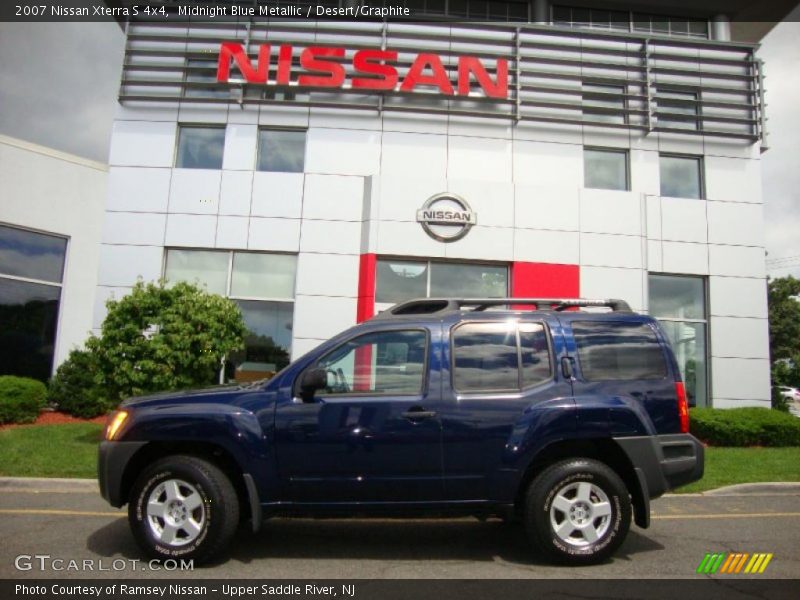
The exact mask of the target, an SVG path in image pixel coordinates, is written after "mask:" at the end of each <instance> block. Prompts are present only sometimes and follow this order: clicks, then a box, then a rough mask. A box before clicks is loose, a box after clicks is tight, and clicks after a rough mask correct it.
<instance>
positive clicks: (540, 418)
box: [98, 298, 703, 564]
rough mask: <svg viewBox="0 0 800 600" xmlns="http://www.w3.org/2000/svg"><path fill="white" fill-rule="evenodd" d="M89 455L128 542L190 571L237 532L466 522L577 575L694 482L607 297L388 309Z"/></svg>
mask: <svg viewBox="0 0 800 600" xmlns="http://www.w3.org/2000/svg"><path fill="white" fill-rule="evenodd" d="M608 309H610V310H608ZM99 453H100V456H99V465H98V471H99V480H100V489H101V491H102V495H103V497H104V498H105V499H106V500H107V501H108V502H109V503H110V504H111V505H112V506H116V507H119V506H122V505H124V504H125V503H128V506H129V511H128V513H129V520H130V526H131V529H132V531H133V534H134V536H135V537H136V539H137V541H138V542H139V543H140V545H141V546H142V547H143V548H144V549H145V550H146V551H147V552H148V553H150V554H152V555H154V556H156V557H161V558H167V557H169V558H174V557H184V558H187V559H188V558H193V559H195V560H196V561H197V562H202V561H205V560H208V559H210V558H211V557H213V556H215V555H217V554H218V553H220V552H221V551H223V550H224V549H225V547H226V546H227V544H228V543H229V541H230V540H231V537H232V536H233V534H234V532H235V530H236V528H237V526H238V524H239V523H240V521H249V522H250V523H251V524H252V528H253V530H254V531H255V530H258V529H259V527H260V526H261V524H262V521H263V520H264V519H265V518H269V517H273V516H309V515H313V516H374V515H393V516H404V515H410V516H411V515H413V516H420V515H430V516H441V515H473V516H477V517H481V518H486V517H500V518H503V519H508V520H511V519H520V520H521V521H522V522H523V523H524V526H525V529H526V531H527V533H528V535H529V537H530V540H531V542H532V544H533V546H534V547H535V548H536V549H538V550H539V551H540V552H541V553H543V554H544V555H545V556H546V557H548V558H550V559H552V560H554V561H557V562H562V563H568V564H591V563H596V562H599V561H602V560H605V559H606V558H608V557H609V556H611V555H612V553H613V552H614V551H615V550H616V549H617V548H618V547H619V546H620V544H622V542H623V541H624V539H625V537H626V535H627V533H628V529H629V527H630V523H631V520H632V519H633V520H634V521H635V523H636V524H637V525H639V526H640V527H647V526H648V525H649V522H650V499H651V498H656V497H658V496H660V495H661V494H663V493H664V492H666V491H667V490H669V489H672V488H674V487H677V486H680V485H683V484H686V483H689V482H692V481H696V480H697V479H699V478H700V477H702V475H703V447H702V445H701V444H700V443H699V442H698V440H697V439H695V438H694V437H693V436H691V435H690V434H689V415H688V406H687V400H686V393H685V390H684V385H683V383H682V382H681V377H680V372H679V371H678V366H677V363H676V361H675V357H674V356H673V353H672V351H671V349H670V346H669V343H668V341H667V339H666V337H665V335H664V333H663V332H662V330H661V328H660V327H659V325H658V323H657V322H656V321H655V320H654V319H652V318H650V317H648V316H644V315H640V314H636V313H633V312H632V311H631V310H630V308H629V306H628V305H627V304H626V303H625V302H623V301H621V300H561V299H541V298H493V299H461V300H457V299H423V300H412V301H409V302H405V303H403V304H398V305H396V306H394V307H392V308H391V309H389V310H387V311H385V312H383V313H381V314H379V315H377V316H376V317H374V318H372V319H370V320H369V321H366V322H364V323H361V324H359V325H356V326H355V327H352V328H350V329H348V330H347V331H345V332H343V333H341V334H339V335H337V336H336V337H334V338H332V339H330V340H329V341H327V342H325V343H323V344H321V345H320V346H319V347H317V348H315V349H314V350H312V351H311V352H309V353H308V354H306V355H305V356H303V357H301V358H299V359H297V360H296V361H294V362H293V363H292V364H290V365H289V366H288V367H286V368H285V369H283V370H282V371H281V372H279V373H278V374H277V375H275V376H274V377H273V378H272V379H270V380H269V381H264V382H256V383H254V384H250V385H241V386H240V385H237V386H228V387H215V388H210V389H205V390H199V391H191V392H178V393H169V394H161V395H155V396H148V397H142V398H133V399H130V400H128V401H126V402H124V403H123V404H122V405H121V407H120V409H119V410H118V411H116V412H115V413H113V414H112V416H111V417H110V419H109V423H108V425H107V427H106V431H105V441H104V442H103V443H102V444H101V446H100V450H99Z"/></svg>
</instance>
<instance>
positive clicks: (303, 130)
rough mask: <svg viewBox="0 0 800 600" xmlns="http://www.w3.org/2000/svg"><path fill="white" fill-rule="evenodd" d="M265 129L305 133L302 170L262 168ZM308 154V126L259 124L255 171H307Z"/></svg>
mask: <svg viewBox="0 0 800 600" xmlns="http://www.w3.org/2000/svg"><path fill="white" fill-rule="evenodd" d="M264 131H289V132H295V133H302V134H303V168H302V169H301V170H300V171H273V170H266V169H260V168H259V167H260V166H261V133H262V132H264ZM307 154H308V128H303V127H272V126H269V125H264V126H259V127H258V131H257V132H256V163H255V168H254V169H253V171H255V172H256V173H296V174H303V173H305V172H306V155H307Z"/></svg>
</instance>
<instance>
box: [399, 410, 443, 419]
mask: <svg viewBox="0 0 800 600" xmlns="http://www.w3.org/2000/svg"><path fill="white" fill-rule="evenodd" d="M401 416H402V417H404V418H406V419H410V420H412V421H416V420H418V419H430V418H431V417H435V416H436V411H435V410H424V409H422V408H412V409H409V410H407V411H406V412H404V413H402V415H401Z"/></svg>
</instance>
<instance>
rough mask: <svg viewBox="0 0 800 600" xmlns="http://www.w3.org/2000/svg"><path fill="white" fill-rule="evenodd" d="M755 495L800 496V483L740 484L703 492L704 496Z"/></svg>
mask: <svg viewBox="0 0 800 600" xmlns="http://www.w3.org/2000/svg"><path fill="white" fill-rule="evenodd" d="M754 494H786V495H795V494H800V482H797V481H774V482H763V483H739V484H737V485H727V486H725V487H721V488H717V489H715V490H708V491H707V492H703V495H704V496H749V495H754Z"/></svg>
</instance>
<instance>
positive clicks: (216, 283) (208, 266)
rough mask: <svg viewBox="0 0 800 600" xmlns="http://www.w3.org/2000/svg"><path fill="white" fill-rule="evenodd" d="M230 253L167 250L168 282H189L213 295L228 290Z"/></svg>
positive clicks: (222, 293)
mask: <svg viewBox="0 0 800 600" xmlns="http://www.w3.org/2000/svg"><path fill="white" fill-rule="evenodd" d="M228 260H229V254H228V252H217V251H212V250H167V268H166V271H165V273H164V277H165V279H166V280H167V281H172V282H175V281H188V282H189V283H195V284H198V285H200V286H202V287H205V288H206V289H207V290H208V291H209V292H211V293H212V294H221V295H223V296H224V295H226V293H227V290H228Z"/></svg>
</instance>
